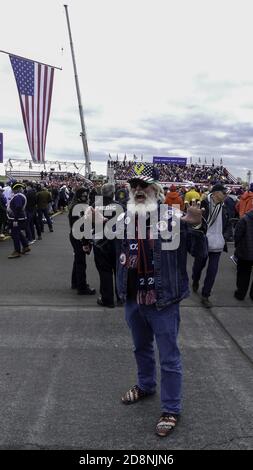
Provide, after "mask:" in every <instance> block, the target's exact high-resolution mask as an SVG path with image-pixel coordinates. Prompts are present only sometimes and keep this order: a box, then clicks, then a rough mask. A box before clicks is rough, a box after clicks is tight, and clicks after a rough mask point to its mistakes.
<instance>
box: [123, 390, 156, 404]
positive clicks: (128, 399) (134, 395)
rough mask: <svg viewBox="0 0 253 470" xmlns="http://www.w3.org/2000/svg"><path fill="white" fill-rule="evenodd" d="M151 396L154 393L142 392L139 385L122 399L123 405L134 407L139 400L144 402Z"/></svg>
mask: <svg viewBox="0 0 253 470" xmlns="http://www.w3.org/2000/svg"><path fill="white" fill-rule="evenodd" d="M150 395H153V393H148V392H145V391H144V390H142V389H141V388H140V387H139V386H138V385H134V387H132V388H130V390H128V392H126V394H125V395H124V396H123V397H121V401H122V403H124V405H132V404H133V403H136V402H137V401H139V400H142V399H143V398H146V397H148V396H150Z"/></svg>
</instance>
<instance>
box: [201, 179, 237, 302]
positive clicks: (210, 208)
mask: <svg viewBox="0 0 253 470" xmlns="http://www.w3.org/2000/svg"><path fill="white" fill-rule="evenodd" d="M225 197H226V188H225V187H224V186H223V185H222V184H221V183H216V184H215V185H214V186H213V188H212V190H211V193H210V194H209V195H208V196H207V198H206V199H204V200H203V201H202V202H201V208H203V209H204V212H203V217H204V219H205V221H206V223H207V232H206V239H207V245H208V247H207V252H206V256H204V257H203V255H202V254H201V256H199V255H198V254H197V255H196V257H195V259H194V264H193V270H192V280H193V283H192V289H193V292H197V291H198V288H199V281H200V277H201V273H202V271H203V269H204V267H205V266H206V263H207V260H208V266H207V272H206V277H205V280H204V284H203V288H202V298H201V302H202V304H203V306H204V307H206V308H211V307H212V303H211V302H210V300H209V296H210V295H211V290H212V288H213V285H214V282H215V279H216V275H217V272H218V266H219V260H220V256H221V253H222V251H227V244H226V241H225V233H226V231H227V227H228V224H229V216H228V213H227V209H226V206H225V205H224V204H223V202H224V199H225Z"/></svg>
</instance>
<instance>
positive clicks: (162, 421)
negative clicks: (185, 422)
mask: <svg viewBox="0 0 253 470" xmlns="http://www.w3.org/2000/svg"><path fill="white" fill-rule="evenodd" d="M178 419H179V415H175V414H173V413H163V414H162V416H161V417H160V418H159V421H158V423H157V425H156V434H158V436H160V437H165V436H168V434H170V433H171V431H173V429H174V428H175V426H176V425H177V423H178Z"/></svg>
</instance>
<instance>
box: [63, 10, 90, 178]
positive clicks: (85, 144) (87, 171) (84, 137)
mask: <svg viewBox="0 0 253 470" xmlns="http://www.w3.org/2000/svg"><path fill="white" fill-rule="evenodd" d="M64 8H65V12H66V18H67V25H68V32H69V41H70V48H71V54H72V60H73V68H74V75H75V82H76V93H77V99H78V106H79V114H80V120H81V127H82V132H81V133H80V136H81V138H82V143H83V151H84V156H85V176H86V178H89V175H90V173H91V169H90V156H89V150H88V142H87V135H86V129H85V124H84V116H83V106H82V99H81V92H80V88H79V81H78V76H77V68H76V61H75V53H74V46H73V41H72V34H71V29H70V22H69V14H68V5H64Z"/></svg>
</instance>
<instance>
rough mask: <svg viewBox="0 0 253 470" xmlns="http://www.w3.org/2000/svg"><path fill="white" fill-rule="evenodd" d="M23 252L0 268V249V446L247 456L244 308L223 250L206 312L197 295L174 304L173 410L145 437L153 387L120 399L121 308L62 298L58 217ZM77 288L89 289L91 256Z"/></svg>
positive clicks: (124, 340) (248, 364)
mask: <svg viewBox="0 0 253 470" xmlns="http://www.w3.org/2000/svg"><path fill="white" fill-rule="evenodd" d="M31 248H32V251H31V253H29V254H27V255H24V256H22V258H19V259H8V258H7V256H8V254H9V253H11V252H12V251H13V245H12V241H11V240H6V241H3V242H0V293H1V297H0V359H1V368H0V390H1V400H0V416H1V420H0V449H96V450H99V449H103V450H105V449H106V450H117V449H118V450H140V449H141V450H145V449H146V450H150V449H153V450H167V449H170V450H176V449H185V450H186V449H196V450H198V449H218V450H220V449H227V450H230V449H253V406H252V402H253V399H252V396H253V302H252V301H251V300H250V299H249V298H248V299H246V300H245V301H243V302H240V301H238V300H236V299H235V298H234V297H233V292H234V289H235V271H236V268H235V266H234V264H233V263H232V262H231V260H230V259H229V255H231V254H232V253H233V245H232V244H231V245H230V247H229V251H230V253H229V255H228V254H225V253H224V254H223V255H222V259H221V263H220V270H219V274H218V277H217V280H216V284H215V288H214V292H213V296H212V301H213V303H214V307H213V308H212V309H210V310H205V309H203V308H202V307H201V304H200V297H199V295H197V294H192V295H191V297H189V298H188V299H186V300H185V301H183V302H182V304H181V328H180V335H179V344H180V347H181V351H182V360H183V369H184V381H183V413H182V416H181V420H180V423H179V424H178V426H177V428H176V429H175V431H174V432H173V433H172V434H171V435H170V436H169V437H167V438H159V437H158V436H156V435H155V425H156V422H157V420H158V418H159V416H160V400H159V390H158V392H157V394H156V395H154V396H153V397H152V398H149V399H147V400H144V401H142V402H139V403H136V404H134V405H132V406H124V405H122V404H121V402H120V397H121V395H122V394H123V393H124V392H126V391H127V390H128V389H129V388H130V386H132V385H134V384H135V383H136V369H135V362H134V357H133V353H132V341H131V338H130V333H129V330H128V328H127V326H126V324H125V320H124V309H123V307H120V308H115V309H106V308H102V307H99V306H98V305H97V304H96V298H97V296H89V297H87V296H78V295H77V294H76V292H75V291H73V290H71V289H70V274H71V269H72V260H73V254H72V249H71V245H70V243H69V240H68V223H67V217H66V214H63V215H59V216H57V217H55V219H54V232H53V233H49V231H48V228H47V227H45V233H44V234H43V240H41V241H37V242H36V243H35V244H34V245H32V247H31ZM191 264H192V260H191V259H190V258H189V273H190V270H191ZM88 280H89V283H90V285H91V286H94V287H96V288H97V289H98V274H97V272H96V269H95V266H94V261H93V255H92V254H91V255H90V256H89V257H88Z"/></svg>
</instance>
